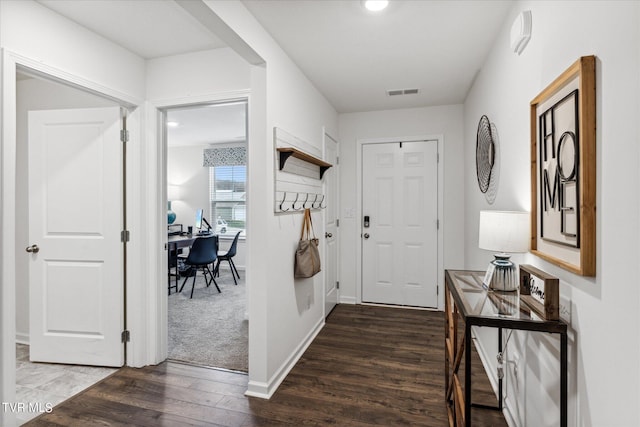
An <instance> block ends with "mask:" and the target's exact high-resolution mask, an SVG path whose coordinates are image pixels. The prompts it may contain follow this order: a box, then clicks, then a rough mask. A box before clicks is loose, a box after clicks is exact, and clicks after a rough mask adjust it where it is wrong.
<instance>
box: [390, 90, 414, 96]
mask: <svg viewBox="0 0 640 427" xmlns="http://www.w3.org/2000/svg"><path fill="white" fill-rule="evenodd" d="M417 93H418V89H394V90H388V91H387V95H389V96H398V95H416V94H417Z"/></svg>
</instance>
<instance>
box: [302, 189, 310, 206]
mask: <svg viewBox="0 0 640 427" xmlns="http://www.w3.org/2000/svg"><path fill="white" fill-rule="evenodd" d="M308 201H309V193H307V198H306V199H304V203H303V204H302V207H303V208H304V209H307V202H308Z"/></svg>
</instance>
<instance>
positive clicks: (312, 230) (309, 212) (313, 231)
mask: <svg viewBox="0 0 640 427" xmlns="http://www.w3.org/2000/svg"><path fill="white" fill-rule="evenodd" d="M307 211H308V218H309V228H310V229H311V233H313V238H314V239H315V238H316V232H315V230H314V229H313V221H311V209H309V208H307ZM308 237H310V236H309V234H307V238H308Z"/></svg>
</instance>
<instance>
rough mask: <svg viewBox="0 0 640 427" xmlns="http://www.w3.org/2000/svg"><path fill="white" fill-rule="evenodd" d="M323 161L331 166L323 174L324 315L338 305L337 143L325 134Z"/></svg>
mask: <svg viewBox="0 0 640 427" xmlns="http://www.w3.org/2000/svg"><path fill="white" fill-rule="evenodd" d="M324 157H325V161H326V162H329V163H331V164H332V165H333V167H332V168H330V169H328V170H327V171H326V172H325V174H324V179H325V201H324V203H323V205H324V206H326V209H325V210H324V220H325V224H324V230H325V233H324V237H325V245H324V248H325V250H324V254H325V256H324V260H325V261H324V267H323V270H324V315H325V317H327V316H328V315H329V313H331V310H333V308H334V307H335V306H336V304H337V303H338V212H339V210H338V164H337V163H338V161H337V160H338V143H337V142H336V141H335V140H333V139H332V138H331V137H329V136H328V135H326V134H325V139H324Z"/></svg>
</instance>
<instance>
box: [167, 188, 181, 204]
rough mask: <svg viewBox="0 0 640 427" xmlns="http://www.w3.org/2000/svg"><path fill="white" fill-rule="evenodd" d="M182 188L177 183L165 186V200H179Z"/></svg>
mask: <svg viewBox="0 0 640 427" xmlns="http://www.w3.org/2000/svg"><path fill="white" fill-rule="evenodd" d="M181 193H182V189H181V188H180V186H179V185H168V186H167V200H173V201H175V200H180V199H181V198H182V194H181Z"/></svg>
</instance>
